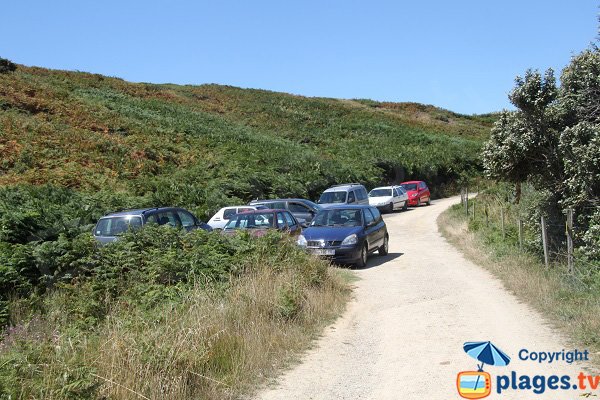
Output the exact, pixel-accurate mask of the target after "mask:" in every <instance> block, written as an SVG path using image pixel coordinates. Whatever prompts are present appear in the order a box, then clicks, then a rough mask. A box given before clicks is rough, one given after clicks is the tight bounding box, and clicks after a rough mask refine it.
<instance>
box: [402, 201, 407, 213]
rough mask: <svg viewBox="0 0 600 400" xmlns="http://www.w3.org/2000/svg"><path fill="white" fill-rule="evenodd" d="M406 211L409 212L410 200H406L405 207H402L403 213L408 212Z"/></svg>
mask: <svg viewBox="0 0 600 400" xmlns="http://www.w3.org/2000/svg"><path fill="white" fill-rule="evenodd" d="M406 210H408V200H406V201H405V202H404V205H403V206H402V211H406Z"/></svg>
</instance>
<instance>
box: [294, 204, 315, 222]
mask: <svg viewBox="0 0 600 400" xmlns="http://www.w3.org/2000/svg"><path fill="white" fill-rule="evenodd" d="M288 210H289V211H290V212H291V213H292V215H293V216H294V217H296V218H302V219H303V220H305V221H306V223H309V222H311V221H312V219H313V218H314V216H315V212H314V211H312V210H311V209H310V208H308V206H306V205H304V204H302V203H300V202H297V201H289V202H288Z"/></svg>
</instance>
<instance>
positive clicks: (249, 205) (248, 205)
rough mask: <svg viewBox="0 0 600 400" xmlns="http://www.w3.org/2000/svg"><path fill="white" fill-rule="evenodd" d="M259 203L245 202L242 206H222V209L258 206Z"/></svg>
mask: <svg viewBox="0 0 600 400" xmlns="http://www.w3.org/2000/svg"><path fill="white" fill-rule="evenodd" d="M257 205H258V204H244V205H241V206H226V207H223V208H221V210H226V209H228V208H252V207H256V206H257Z"/></svg>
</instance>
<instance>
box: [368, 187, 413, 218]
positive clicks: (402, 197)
mask: <svg viewBox="0 0 600 400" xmlns="http://www.w3.org/2000/svg"><path fill="white" fill-rule="evenodd" d="M369 205H371V206H373V207H377V209H378V210H379V211H385V212H392V211H394V210H401V209H402V210H406V209H407V208H408V194H407V193H406V191H405V190H404V188H403V187H402V186H382V187H377V188H375V189H373V190H371V191H370V192H369Z"/></svg>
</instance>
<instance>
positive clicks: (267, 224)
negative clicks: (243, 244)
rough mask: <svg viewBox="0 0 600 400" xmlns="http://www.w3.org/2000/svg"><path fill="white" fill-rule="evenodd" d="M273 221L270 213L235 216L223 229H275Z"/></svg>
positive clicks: (272, 215)
mask: <svg viewBox="0 0 600 400" xmlns="http://www.w3.org/2000/svg"><path fill="white" fill-rule="evenodd" d="M274 220H275V218H274V214H273V213H272V212H267V213H249V214H236V215H234V216H232V217H231V219H230V220H229V222H228V223H227V225H225V228H224V229H261V228H275V224H274Z"/></svg>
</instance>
